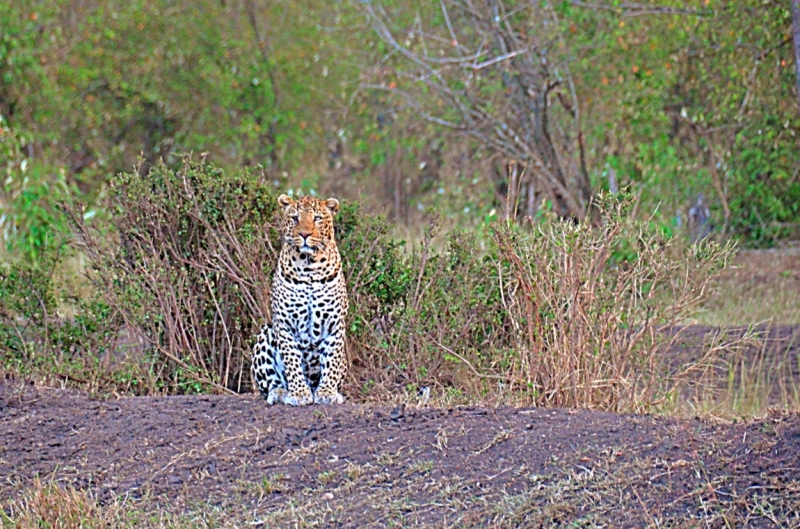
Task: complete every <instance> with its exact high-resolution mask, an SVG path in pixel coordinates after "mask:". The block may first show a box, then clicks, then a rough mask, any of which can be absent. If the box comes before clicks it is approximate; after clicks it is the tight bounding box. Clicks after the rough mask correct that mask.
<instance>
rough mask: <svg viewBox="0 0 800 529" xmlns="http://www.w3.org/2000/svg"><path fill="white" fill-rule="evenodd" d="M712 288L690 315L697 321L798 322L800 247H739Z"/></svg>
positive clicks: (724, 324)
mask: <svg viewBox="0 0 800 529" xmlns="http://www.w3.org/2000/svg"><path fill="white" fill-rule="evenodd" d="M714 290H715V292H714V295H713V296H712V297H711V298H710V299H709V300H708V302H706V303H704V304H703V306H702V307H701V308H700V310H699V311H698V312H697V313H696V314H695V315H694V319H695V320H697V322H698V323H701V324H704V325H713V326H719V327H729V326H733V325H752V324H759V323H766V322H771V323H779V324H800V248H786V249H783V250H743V251H741V252H739V254H738V255H737V256H736V258H735V260H734V263H733V266H732V267H730V268H729V269H728V270H726V271H725V272H724V273H722V274H721V275H720V277H719V278H718V279H717V280H716V281H715V283H714Z"/></svg>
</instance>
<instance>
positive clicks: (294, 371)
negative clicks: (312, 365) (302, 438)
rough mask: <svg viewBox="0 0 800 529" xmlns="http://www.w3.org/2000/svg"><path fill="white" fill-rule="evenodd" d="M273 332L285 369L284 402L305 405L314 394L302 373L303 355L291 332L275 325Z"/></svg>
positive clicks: (311, 401) (312, 400) (311, 399)
mask: <svg viewBox="0 0 800 529" xmlns="http://www.w3.org/2000/svg"><path fill="white" fill-rule="evenodd" d="M276 327H277V328H276V329H275V332H276V333H277V336H278V343H279V346H280V349H281V355H282V356H283V365H284V366H285V369H286V382H287V383H288V386H289V391H288V392H287V393H286V394H285V395H284V397H283V402H284V404H289V405H290V406H307V405H309V404H311V403H313V402H314V394H313V393H312V392H311V388H310V387H309V386H308V383H307V382H306V378H305V376H304V375H303V364H302V361H303V355H302V353H301V352H300V349H299V348H298V347H297V341H296V340H295V338H294V336H293V335H292V333H291V332H289V331H287V330H285V329H283V327H282V326H280V325H277V326H276Z"/></svg>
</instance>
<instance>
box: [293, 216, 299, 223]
mask: <svg viewBox="0 0 800 529" xmlns="http://www.w3.org/2000/svg"><path fill="white" fill-rule="evenodd" d="M292 222H294V223H295V224H297V223H298V222H300V215H292Z"/></svg>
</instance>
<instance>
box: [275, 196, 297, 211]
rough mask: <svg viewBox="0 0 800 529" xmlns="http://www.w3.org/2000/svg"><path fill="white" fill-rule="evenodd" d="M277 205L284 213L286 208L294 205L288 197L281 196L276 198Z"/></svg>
mask: <svg viewBox="0 0 800 529" xmlns="http://www.w3.org/2000/svg"><path fill="white" fill-rule="evenodd" d="M278 204H280V206H281V207H282V208H283V211H286V208H288V207H289V206H291V205H292V204H294V200H292V197H290V196H289V195H281V196H279V197H278Z"/></svg>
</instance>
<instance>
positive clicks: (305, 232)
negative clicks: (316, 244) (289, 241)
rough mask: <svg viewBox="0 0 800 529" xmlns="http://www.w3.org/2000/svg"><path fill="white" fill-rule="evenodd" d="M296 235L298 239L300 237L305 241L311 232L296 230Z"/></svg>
mask: <svg viewBox="0 0 800 529" xmlns="http://www.w3.org/2000/svg"><path fill="white" fill-rule="evenodd" d="M297 234H298V235H299V236H300V237H302V238H304V239H307V238H308V237H309V236H310V235H311V232H310V231H305V230H297Z"/></svg>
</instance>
